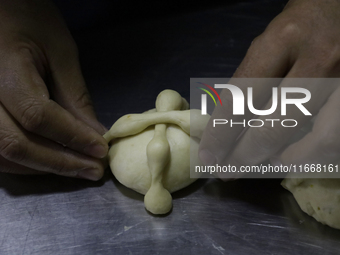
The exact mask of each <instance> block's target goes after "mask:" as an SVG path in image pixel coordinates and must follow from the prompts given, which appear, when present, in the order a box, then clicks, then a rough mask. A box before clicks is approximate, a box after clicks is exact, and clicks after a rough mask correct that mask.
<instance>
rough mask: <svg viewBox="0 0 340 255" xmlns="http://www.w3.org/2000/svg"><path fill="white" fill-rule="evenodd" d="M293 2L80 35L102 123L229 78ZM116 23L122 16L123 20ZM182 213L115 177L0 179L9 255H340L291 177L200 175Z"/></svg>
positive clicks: (175, 15)
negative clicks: (155, 208) (148, 207)
mask: <svg viewBox="0 0 340 255" xmlns="http://www.w3.org/2000/svg"><path fill="white" fill-rule="evenodd" d="M284 3H285V1H283V0H282V1H280V0H276V1H273V0H256V1H241V2H236V1H233V2H229V3H226V4H222V5H217V6H213V7H211V8H203V9H202V8H201V9H194V10H193V11H188V10H187V11H185V12H169V13H167V14H166V15H163V17H162V16H157V15H156V16H153V17H145V18H139V17H138V18H135V19H130V20H127V19H126V18H122V17H121V16H120V17H119V18H112V21H107V23H106V24H105V23H101V25H100V26H99V25H97V26H96V27H93V28H88V29H85V30H78V31H73V33H74V36H75V39H76V41H77V43H78V45H79V50H80V56H81V63H82V66H83V70H84V75H85V78H86V80H87V82H88V85H89V89H90V91H91V94H92V95H93V99H94V104H95V106H96V110H97V113H98V116H99V119H100V120H101V121H102V122H103V123H104V124H105V125H106V126H107V127H109V126H110V125H111V124H112V123H113V122H114V121H115V120H116V119H117V118H118V117H119V116H121V115H123V114H126V113H130V112H141V111H144V110H147V109H149V108H152V107H153V104H154V99H155V97H156V95H157V94H158V93H159V92H160V91H161V90H163V89H165V88H172V89H176V90H178V91H179V92H180V93H181V94H182V95H183V96H185V97H187V98H188V97H189V90H188V88H189V78H190V77H228V76H231V75H232V73H233V71H234V70H235V68H236V67H237V65H238V64H239V63H240V61H241V60H242V57H243V56H244V54H245V52H246V49H247V47H248V46H249V44H250V42H251V40H252V39H253V37H255V36H256V35H258V34H259V33H260V32H261V31H263V29H264V28H265V26H266V25H267V24H268V22H269V21H270V20H271V18H272V17H274V16H275V15H276V14H277V13H279V11H280V10H281V9H282V8H283V5H284ZM113 16H115V15H113ZM173 196H174V207H173V210H172V212H171V213H169V214H168V215H166V216H163V217H154V216H152V215H150V214H148V213H147V212H146V211H145V209H144V206H143V196H141V195H139V194H137V193H135V192H133V191H131V190H129V189H127V188H125V187H124V186H122V185H121V184H119V183H118V182H117V181H116V180H115V179H114V177H113V176H112V174H111V173H110V171H109V170H108V171H107V173H106V174H105V177H104V178H103V179H102V180H101V181H99V182H90V181H85V180H74V179H69V178H64V177H58V176H51V175H48V176H14V175H6V174H1V175H0V198H1V204H0V254H1V255H2V254H9V255H12V254H39V255H40V254H41V255H45V254H63V255H67V254H79V255H86V254H308V255H313V254H339V253H340V252H339V250H340V231H338V230H334V229H331V228H329V227H327V226H323V225H322V224H320V223H317V222H316V221H315V220H314V219H313V218H311V217H309V216H307V215H306V214H304V213H302V212H301V211H300V209H299V207H298V205H297V204H296V202H295V201H294V199H293V197H292V195H291V194H290V193H289V192H288V191H285V190H284V189H283V188H282V187H281V186H280V180H258V179H257V180H250V179H243V180H238V181H234V182H228V183H224V182H222V181H219V180H212V179H210V180H199V181H197V182H196V183H194V184H193V185H191V186H189V187H188V188H186V189H183V190H181V191H179V192H176V193H175V194H174V195H173Z"/></svg>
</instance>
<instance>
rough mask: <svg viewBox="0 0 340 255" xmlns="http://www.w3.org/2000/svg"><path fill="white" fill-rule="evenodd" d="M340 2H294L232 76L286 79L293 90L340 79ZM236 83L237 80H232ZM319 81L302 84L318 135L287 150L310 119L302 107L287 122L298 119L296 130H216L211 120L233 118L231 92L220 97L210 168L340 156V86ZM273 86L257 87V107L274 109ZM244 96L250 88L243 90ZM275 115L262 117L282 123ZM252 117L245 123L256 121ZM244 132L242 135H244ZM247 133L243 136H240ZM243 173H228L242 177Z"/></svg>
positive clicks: (206, 145)
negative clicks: (302, 79) (299, 80)
mask: <svg viewBox="0 0 340 255" xmlns="http://www.w3.org/2000/svg"><path fill="white" fill-rule="evenodd" d="M339 42H340V1H337V0H291V1H290V2H289V3H288V4H287V6H286V8H285V9H284V11H283V12H282V13H281V14H280V15H278V16H277V17H276V18H275V19H274V20H273V21H272V22H271V23H270V24H269V26H268V27H267V29H266V30H265V31H264V33H263V34H261V35H260V36H259V37H257V38H256V39H255V40H254V41H253V43H252V45H251V46H250V48H249V50H248V52H247V54H246V56H245V58H244V60H243V61H242V63H241V65H240V66H239V68H238V69H237V71H236V72H235V74H234V76H233V78H247V77H249V78H262V77H263V78H274V77H285V79H284V80H283V82H282V83H281V84H280V87H285V86H287V87H290V86H292V84H291V83H290V80H289V79H287V78H296V77H306V78H315V77H318V78H325V77H339V74H340V44H339ZM230 83H232V82H230ZM317 83H318V82H317V80H315V83H308V84H301V83H300V84H298V87H304V88H307V89H308V90H309V91H310V92H311V94H312V99H311V100H310V101H309V102H308V103H307V104H305V107H306V108H307V109H309V110H310V112H311V113H312V114H313V116H315V115H316V114H317V117H316V120H315V124H314V128H313V131H312V132H311V133H309V134H307V135H306V136H305V137H304V138H303V139H302V140H300V141H298V142H296V143H294V144H292V145H290V146H289V147H287V148H285V145H286V142H287V140H288V139H289V138H291V137H292V136H293V135H294V134H295V133H296V132H298V131H299V130H300V128H301V127H302V126H303V125H304V124H305V123H307V122H308V121H309V120H310V118H311V117H310V116H305V115H303V114H302V113H301V112H300V111H299V110H298V109H297V108H296V109H292V110H291V111H288V112H287V116H286V117H285V118H286V119H296V120H297V121H298V123H299V125H298V126H297V127H295V128H282V127H281V126H277V127H275V128H271V127H270V125H271V123H270V122H269V123H266V124H265V126H264V127H262V128H249V129H246V130H245V129H244V128H243V127H241V128H240V127H238V128H236V127H233V128H230V127H229V128H228V126H226V125H221V126H217V127H215V128H213V127H212V119H230V118H232V119H233V120H235V121H238V120H239V119H240V117H237V116H232V112H231V108H232V107H229V106H231V105H232V99H231V98H232V97H231V94H230V92H229V90H224V91H222V93H221V98H222V105H223V107H222V106H217V107H216V108H215V110H214V112H213V114H212V118H211V119H210V122H209V123H208V126H207V128H206V130H205V132H204V134H203V137H202V141H201V144H200V149H199V155H200V158H201V160H202V162H203V163H204V164H206V165H215V164H216V163H218V164H219V165H228V164H230V165H234V166H237V167H240V166H241V165H244V166H249V165H256V164H259V163H261V162H263V161H265V160H267V159H269V158H271V157H273V156H275V155H277V157H278V160H279V162H281V163H283V164H285V165H288V164H301V163H316V162H317V163H327V162H334V161H337V160H339V156H340V139H339V130H340V116H339V114H338V112H339V109H340V100H339V98H340V89H339V86H338V85H337V84H329V86H327V85H324V86H321V85H320V84H317ZM271 87H272V86H270V85H268V84H261V85H258V86H254V106H257V107H255V108H257V109H260V108H261V107H264V108H263V109H268V108H270V106H271V91H272V88H271ZM241 89H242V90H243V92H244V94H246V93H245V87H241ZM277 114H278V113H274V114H272V115H270V116H261V117H256V118H258V119H278V118H281V119H282V116H277ZM252 117H253V116H252V115H251V114H249V113H248V114H246V116H242V117H241V118H242V119H244V118H245V119H251V118H252ZM242 132H243V133H242ZM241 133H242V136H241V137H240V138H239V139H238V140H237V138H238V137H239V136H240V134H241ZM237 177H240V175H228V174H227V175H223V178H237Z"/></svg>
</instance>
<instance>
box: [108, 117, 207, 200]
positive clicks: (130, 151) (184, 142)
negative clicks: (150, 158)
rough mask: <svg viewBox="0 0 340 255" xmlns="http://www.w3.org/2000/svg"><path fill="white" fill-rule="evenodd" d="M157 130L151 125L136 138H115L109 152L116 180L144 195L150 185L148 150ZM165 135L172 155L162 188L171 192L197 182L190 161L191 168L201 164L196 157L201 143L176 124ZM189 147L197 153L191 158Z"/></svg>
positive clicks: (134, 136) (164, 174) (164, 173)
mask: <svg viewBox="0 0 340 255" xmlns="http://www.w3.org/2000/svg"><path fill="white" fill-rule="evenodd" d="M154 128H155V127H154V126H150V127H149V128H147V129H146V130H144V131H143V132H141V133H139V134H137V135H133V136H128V137H124V138H119V139H114V140H113V141H112V144H111V148H110V150H109V162H110V167H111V171H112V173H113V174H114V176H115V177H116V178H117V180H118V181H119V182H120V183H122V184H123V185H125V186H126V187H128V188H131V189H133V190H135V191H137V192H139V193H141V194H143V195H145V194H146V192H147V191H148V190H149V188H150V186H151V175H150V171H149V167H148V163H147V155H146V147H147V145H148V144H149V142H150V141H151V139H152V138H153V136H154ZM166 135H167V139H168V142H169V145H170V151H171V155H170V160H169V162H168V164H167V166H166V168H165V169H164V171H163V186H164V188H166V189H167V190H168V191H169V192H170V193H172V192H174V191H177V190H179V189H182V188H184V187H186V186H188V185H189V184H191V183H193V182H194V181H195V180H196V179H194V178H190V160H191V161H192V167H194V166H195V165H198V164H200V163H199V159H198V155H197V151H198V146H199V142H198V141H197V140H194V139H193V138H190V136H189V135H188V134H186V133H185V132H184V131H183V130H182V129H181V128H180V127H178V126H176V125H170V124H168V126H167V131H166ZM190 146H191V151H192V152H195V153H192V155H190ZM193 171H194V169H193Z"/></svg>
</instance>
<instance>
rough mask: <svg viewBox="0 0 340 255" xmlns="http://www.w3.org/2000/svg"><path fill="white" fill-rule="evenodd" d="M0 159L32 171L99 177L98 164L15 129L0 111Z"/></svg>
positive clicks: (57, 145)
mask: <svg viewBox="0 0 340 255" xmlns="http://www.w3.org/2000/svg"><path fill="white" fill-rule="evenodd" d="M0 126H1V130H0V155H1V157H3V158H4V159H6V160H7V161H10V162H13V163H15V164H19V165H22V166H23V167H26V168H31V169H34V170H38V171H42V172H48V173H55V174H58V175H64V176H70V177H84V178H87V179H91V180H98V179H100V178H101V177H102V175H103V169H104V167H103V165H102V163H101V162H100V160H97V159H93V158H91V157H88V156H85V155H81V154H79V153H77V152H74V151H72V150H70V149H68V148H66V147H63V146H62V145H60V144H57V143H54V142H52V141H50V140H48V139H45V138H42V137H40V136H37V135H34V134H31V133H28V132H27V131H25V130H22V129H21V128H20V127H18V126H17V124H16V123H15V121H14V120H13V119H12V118H11V117H10V116H9V115H8V113H7V112H6V111H5V109H4V108H2V107H0Z"/></svg>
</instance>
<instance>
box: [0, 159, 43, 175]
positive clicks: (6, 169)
mask: <svg viewBox="0 0 340 255" xmlns="http://www.w3.org/2000/svg"><path fill="white" fill-rule="evenodd" d="M0 172H1V173H8V174H27V175H34V174H45V173H44V172H41V171H37V170H34V169H31V168H28V167H25V166H23V165H19V164H16V163H14V162H11V161H9V160H6V159H5V158H3V157H1V156H0Z"/></svg>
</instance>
